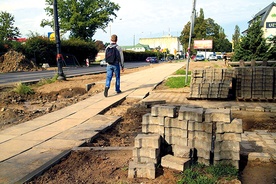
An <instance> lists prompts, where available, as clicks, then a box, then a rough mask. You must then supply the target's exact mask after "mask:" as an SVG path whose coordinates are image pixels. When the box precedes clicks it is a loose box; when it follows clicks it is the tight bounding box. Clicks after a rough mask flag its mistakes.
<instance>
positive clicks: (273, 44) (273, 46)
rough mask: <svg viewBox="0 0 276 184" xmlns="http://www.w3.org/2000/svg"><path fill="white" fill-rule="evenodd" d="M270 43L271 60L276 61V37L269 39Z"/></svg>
mask: <svg viewBox="0 0 276 184" xmlns="http://www.w3.org/2000/svg"><path fill="white" fill-rule="evenodd" d="M268 40H269V41H270V47H269V50H268V52H269V53H270V55H269V58H268V59H269V60H276V54H275V53H276V36H273V37H272V38H269V39H268Z"/></svg>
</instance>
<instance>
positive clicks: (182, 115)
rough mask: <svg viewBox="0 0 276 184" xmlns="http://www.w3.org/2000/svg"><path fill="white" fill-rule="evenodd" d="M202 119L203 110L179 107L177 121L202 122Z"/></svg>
mask: <svg viewBox="0 0 276 184" xmlns="http://www.w3.org/2000/svg"><path fill="white" fill-rule="evenodd" d="M202 118H203V108H190V107H186V106H181V107H180V109H179V112H178V119H179V120H191V121H197V122H202Z"/></svg>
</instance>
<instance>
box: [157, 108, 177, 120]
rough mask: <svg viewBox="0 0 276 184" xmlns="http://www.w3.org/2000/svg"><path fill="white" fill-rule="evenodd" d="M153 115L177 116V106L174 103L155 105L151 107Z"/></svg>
mask: <svg viewBox="0 0 276 184" xmlns="http://www.w3.org/2000/svg"><path fill="white" fill-rule="evenodd" d="M151 115H152V116H164V117H171V118H175V117H176V107H175V106H173V105H154V106H153V107H152V108H151Z"/></svg>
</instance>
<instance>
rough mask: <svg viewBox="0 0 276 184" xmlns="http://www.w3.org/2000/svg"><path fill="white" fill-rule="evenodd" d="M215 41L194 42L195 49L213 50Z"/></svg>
mask: <svg viewBox="0 0 276 184" xmlns="http://www.w3.org/2000/svg"><path fill="white" fill-rule="evenodd" d="M212 48H213V40H194V49H212Z"/></svg>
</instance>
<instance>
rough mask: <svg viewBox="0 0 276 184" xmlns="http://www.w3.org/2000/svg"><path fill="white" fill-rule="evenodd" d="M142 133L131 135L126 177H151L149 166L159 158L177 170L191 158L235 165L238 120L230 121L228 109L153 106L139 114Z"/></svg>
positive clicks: (187, 164)
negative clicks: (146, 111)
mask: <svg viewBox="0 0 276 184" xmlns="http://www.w3.org/2000/svg"><path fill="white" fill-rule="evenodd" d="M142 132H143V134H139V135H138V136H137V137H136V138H135V148H134V151H133V158H134V161H132V162H130V165H129V173H128V174H129V175H128V176H129V178H135V177H146V178H154V177H155V174H154V172H153V171H152V169H153V168H155V167H156V166H157V165H158V164H159V163H160V161H161V165H162V166H163V167H168V168H172V169H176V170H179V171H183V170H185V169H187V168H189V167H190V165H191V164H192V163H193V161H195V160H197V161H198V162H199V163H203V164H205V165H210V164H212V163H213V164H217V163H220V162H223V163H227V164H231V165H233V166H235V167H236V168H238V167H239V165H238V162H239V159H240V158H239V151H240V146H239V145H240V142H241V133H242V121H241V120H239V119H234V120H231V111H230V109H203V108H198V107H197V108H196V107H187V106H180V107H179V106H174V105H165V104H164V105H154V106H152V107H151V113H148V114H145V115H144V116H143V121H142ZM160 140H161V141H160ZM158 146H159V148H158ZM167 146H168V147H167ZM165 148H170V149H165ZM160 150H161V151H160ZM163 155H164V156H163ZM142 171H143V172H142ZM145 173H147V174H145Z"/></svg>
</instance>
